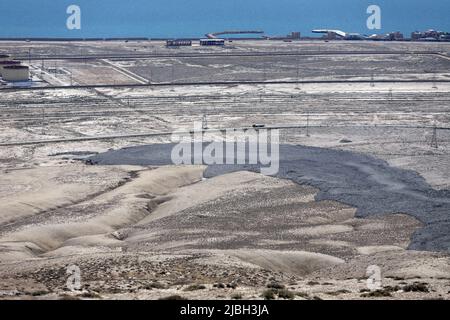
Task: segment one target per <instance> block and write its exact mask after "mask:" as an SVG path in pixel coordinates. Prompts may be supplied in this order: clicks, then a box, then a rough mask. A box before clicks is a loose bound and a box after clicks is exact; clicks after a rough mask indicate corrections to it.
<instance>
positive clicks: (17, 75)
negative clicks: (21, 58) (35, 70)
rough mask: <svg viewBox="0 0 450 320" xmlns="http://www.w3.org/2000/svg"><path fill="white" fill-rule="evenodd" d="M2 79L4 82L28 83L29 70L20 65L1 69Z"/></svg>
mask: <svg viewBox="0 0 450 320" xmlns="http://www.w3.org/2000/svg"><path fill="white" fill-rule="evenodd" d="M2 78H3V80H4V81H10V82H20V81H28V80H29V79H30V68H29V67H28V66H21V65H12V66H6V67H3V74H2Z"/></svg>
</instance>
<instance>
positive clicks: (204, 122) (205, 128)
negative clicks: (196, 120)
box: [202, 114, 208, 130]
mask: <svg viewBox="0 0 450 320" xmlns="http://www.w3.org/2000/svg"><path fill="white" fill-rule="evenodd" d="M202 129H203V130H208V119H206V114H203V118H202Z"/></svg>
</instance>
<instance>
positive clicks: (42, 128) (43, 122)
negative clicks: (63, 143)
mask: <svg viewBox="0 0 450 320" xmlns="http://www.w3.org/2000/svg"><path fill="white" fill-rule="evenodd" d="M44 127H45V108H44V107H42V127H41V131H42V135H45V132H44Z"/></svg>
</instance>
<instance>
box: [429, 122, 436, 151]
mask: <svg viewBox="0 0 450 320" xmlns="http://www.w3.org/2000/svg"><path fill="white" fill-rule="evenodd" d="M430 146H431V147H432V148H435V149H437V148H438V141H437V128H436V125H434V127H433V135H432V136H431V143H430Z"/></svg>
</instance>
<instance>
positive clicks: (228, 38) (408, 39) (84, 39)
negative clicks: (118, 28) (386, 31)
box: [0, 37, 450, 42]
mask: <svg viewBox="0 0 450 320" xmlns="http://www.w3.org/2000/svg"><path fill="white" fill-rule="evenodd" d="M203 38H204V37H202V38H146V37H126V38H53V37H49V38H43V37H39V38H0V42H8V41H24V42H63V41H64V42H95V41H97V42H98V41H105V42H108V41H111V42H113V41H167V40H173V39H178V40H191V41H199V40H200V39H203ZM223 39H226V40H231V41H238V40H240V41H265V40H267V41H286V40H287V41H289V42H291V41H292V42H301V41H348V42H354V41H371V42H377V41H383V42H450V40H414V39H411V38H404V39H401V40H387V39H361V40H345V39H340V40H337V39H336V40H328V39H323V38H318V37H302V38H300V39H290V38H283V37H272V38H259V37H258V38H256V37H255V38H233V37H224V38H223Z"/></svg>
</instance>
